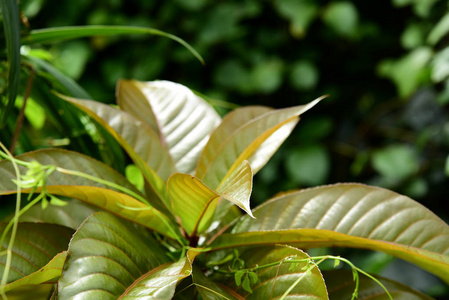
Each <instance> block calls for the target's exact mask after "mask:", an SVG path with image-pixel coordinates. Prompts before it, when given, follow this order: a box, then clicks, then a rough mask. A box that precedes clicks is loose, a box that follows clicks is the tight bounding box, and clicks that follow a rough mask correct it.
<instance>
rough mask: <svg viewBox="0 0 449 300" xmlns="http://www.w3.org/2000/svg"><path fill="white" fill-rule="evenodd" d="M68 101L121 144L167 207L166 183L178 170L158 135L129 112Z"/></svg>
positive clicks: (89, 102)
mask: <svg viewBox="0 0 449 300" xmlns="http://www.w3.org/2000/svg"><path fill="white" fill-rule="evenodd" d="M64 98H65V99H66V100H68V101H70V102H72V103H73V104H75V105H76V106H78V107H79V108H80V109H81V110H83V111H84V112H85V113H87V114H88V115H89V116H90V117H92V118H93V119H94V120H95V121H97V122H98V123H99V124H100V125H101V126H103V127H104V128H105V129H106V130H107V131H108V132H109V133H110V134H111V135H112V136H113V137H114V138H115V139H116V140H117V141H118V142H119V144H120V145H121V146H122V147H123V148H124V149H125V151H126V152H127V153H128V155H129V156H130V157H131V159H132V160H133V161H134V163H135V165H136V166H137V167H138V168H139V169H140V170H141V171H142V175H143V176H144V178H145V179H146V180H147V182H148V183H149V184H150V185H151V187H152V190H153V192H155V193H156V195H157V197H158V198H159V199H160V200H162V201H163V202H164V204H165V205H167V202H166V201H167V194H166V190H165V183H164V180H165V179H166V178H168V176H169V175H170V174H172V173H173V172H174V167H173V162H172V161H171V159H170V156H169V155H168V153H167V150H166V149H165V147H164V146H163V145H162V144H161V143H160V140H159V138H158V137H157V135H156V134H155V133H154V132H153V131H152V130H151V129H150V128H149V127H146V126H145V124H143V123H142V122H140V121H138V120H135V119H134V118H132V116H130V115H129V114H127V113H126V112H122V111H120V110H117V109H114V108H112V107H110V106H108V105H105V104H101V103H99V102H95V101H91V100H84V101H83V100H77V99H72V98H67V97H64ZM161 176H162V177H163V178H161ZM152 199H153V198H152ZM155 201H156V199H155ZM152 205H154V206H156V207H157V208H158V209H163V205H162V204H159V203H158V202H154V201H153V202H152Z"/></svg>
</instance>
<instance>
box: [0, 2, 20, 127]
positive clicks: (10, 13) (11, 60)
mask: <svg viewBox="0 0 449 300" xmlns="http://www.w3.org/2000/svg"><path fill="white" fill-rule="evenodd" d="M0 7H1V11H2V12H3V26H4V30H5V38H6V52H7V56H8V88H7V96H6V97H5V96H3V95H2V96H1V110H0V111H1V112H0V128H2V127H3V125H4V122H5V118H6V116H7V115H8V113H9V111H10V110H11V109H12V108H13V106H14V101H15V99H16V96H17V92H18V89H19V79H20V19H19V9H18V7H17V1H15V0H0Z"/></svg>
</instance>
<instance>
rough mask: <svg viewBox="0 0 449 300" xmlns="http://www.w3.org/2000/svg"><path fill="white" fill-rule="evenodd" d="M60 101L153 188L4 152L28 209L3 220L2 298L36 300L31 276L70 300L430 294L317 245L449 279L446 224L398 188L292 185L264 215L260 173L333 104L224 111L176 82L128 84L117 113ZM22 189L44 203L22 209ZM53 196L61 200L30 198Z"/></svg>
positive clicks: (52, 159) (89, 168)
mask: <svg viewBox="0 0 449 300" xmlns="http://www.w3.org/2000/svg"><path fill="white" fill-rule="evenodd" d="M61 97H62V98H63V99H65V101H67V103H68V104H70V105H74V106H76V107H77V108H78V109H79V110H81V111H82V112H83V113H85V114H87V115H88V116H90V118H91V119H92V120H93V121H94V122H96V123H97V124H98V125H99V126H101V127H102V128H104V129H105V131H107V132H108V133H109V134H110V135H111V136H112V137H113V138H114V139H115V140H116V141H117V142H118V143H119V144H120V146H121V147H122V148H123V149H124V151H125V152H126V154H127V155H128V156H129V158H130V159H131V160H132V162H133V164H134V165H135V166H136V167H137V168H138V169H139V170H140V172H141V176H142V177H143V179H144V186H143V188H142V189H139V188H138V187H136V186H134V185H133V184H131V183H130V181H129V180H128V179H127V178H125V177H124V176H123V175H122V174H120V173H119V172H117V171H115V170H113V169H112V168H110V167H108V166H107V165H105V164H104V163H102V162H99V161H97V160H94V159H92V158H89V157H87V156H84V155H82V154H80V153H76V152H71V151H63V150H57V149H48V150H38V151H34V152H29V153H25V154H23V155H20V156H17V157H12V155H10V154H8V152H7V150H6V149H4V152H2V156H3V157H4V158H5V159H4V160H2V161H0V178H1V181H0V193H1V195H16V197H17V199H18V203H19V206H18V207H17V211H16V214H15V216H14V217H12V219H11V220H10V222H9V223H5V224H3V225H2V226H3V227H2V228H3V229H2V232H3V234H2V237H1V239H2V240H1V244H2V249H5V253H4V254H6V255H3V256H1V257H0V259H1V262H2V264H0V270H1V271H2V274H3V276H2V280H3V281H2V286H1V288H2V292H3V296H4V297H5V294H4V293H7V294H8V293H10V292H14V291H16V293H20V292H22V294H21V295H22V297H25V296H24V295H29V290H26V287H27V285H29V284H33V285H37V284H38V285H42V286H43V288H44V289H45V288H46V289H47V290H44V292H43V293H44V294H45V292H47V293H48V295H50V293H52V296H51V297H52V298H58V299H71V298H80V299H81V298H82V299H118V298H120V299H122V298H128V297H137V298H147V299H156V298H157V299H172V298H174V299H196V298H198V297H201V298H203V299H270V298H280V299H285V298H288V297H290V298H291V297H296V296H298V297H304V298H310V299H312V298H318V297H319V298H323V299H328V298H329V295H330V296H331V297H332V299H348V298H351V297H352V298H355V297H356V296H357V295H358V296H359V299H366V297H367V294H366V293H368V291H369V293H370V295H372V294H373V293H374V294H376V295H377V296H376V297H377V298H376V299H381V298H382V297H388V296H389V297H390V298H392V295H394V296H395V297H401V296H402V297H408V298H407V299H428V297H427V296H425V295H423V294H421V293H419V292H416V291H413V290H412V289H410V288H408V287H405V286H403V285H401V284H399V283H394V282H392V281H391V280H387V279H383V278H377V277H373V276H372V275H369V274H367V273H365V272H363V271H361V270H360V269H358V268H357V267H355V266H354V265H352V264H351V263H350V262H348V261H346V260H344V259H342V258H339V257H334V256H331V255H325V256H317V257H311V256H309V255H308V254H307V253H306V252H304V251H303V250H301V249H309V248H316V247H352V248H362V249H369V250H376V251H383V252H385V253H388V254H391V255H394V256H396V257H399V258H402V259H404V260H406V261H409V262H412V263H414V264H416V265H417V266H419V267H421V268H423V269H424V270H427V271H429V272H431V273H433V274H435V275H437V276H439V277H440V278H441V279H442V280H443V281H445V282H446V283H449V239H448V236H449V227H448V225H447V224H446V223H444V222H443V221H442V220H441V219H440V218H438V217H437V216H436V215H434V214H433V213H432V212H431V211H429V210H428V209H426V208H425V207H423V206H422V205H420V204H418V203H417V202H415V201H413V200H411V199H410V198H408V197H405V196H401V195H399V194H396V193H394V192H392V191H389V190H385V189H382V188H378V187H373V186H366V185H362V184H335V185H329V186H320V187H316V188H311V189H305V190H297V191H290V192H286V193H280V194H278V195H277V196H275V197H274V198H272V199H270V200H268V201H266V202H265V203H264V204H262V205H260V206H258V207H256V208H254V209H251V206H250V196H251V192H252V190H253V189H257V187H253V181H252V179H253V176H254V175H255V174H256V173H257V172H258V171H259V170H260V169H261V168H262V167H263V166H264V165H265V164H266V163H267V161H268V160H269V159H270V157H271V156H272V155H273V154H274V153H275V152H276V150H277V149H278V147H279V146H280V145H281V144H282V143H283V142H284V140H285V139H286V138H287V137H288V136H289V135H290V133H291V132H292V130H293V129H294V127H295V126H296V124H297V122H298V121H299V117H300V115H301V114H302V113H304V112H306V111H307V110H309V109H310V108H311V107H313V106H314V105H316V104H317V103H318V102H319V101H320V99H317V100H314V101H312V102H310V103H309V104H306V105H301V106H295V107H290V108H284V109H272V108H269V107H264V106H249V107H241V108H237V109H235V110H234V111H232V112H230V113H229V114H227V115H226V116H225V117H224V118H223V119H221V118H220V117H219V115H218V114H217V113H216V112H215V111H214V109H213V108H212V107H211V106H210V105H209V104H208V103H207V102H206V101H204V100H203V99H201V98H200V97H199V96H197V95H196V94H194V93H193V92H192V91H190V90H189V89H188V88H186V87H184V86H182V85H180V84H176V83H173V82H168V81H154V82H139V81H133V80H121V81H120V82H119V83H118V86H117V104H118V107H119V108H115V107H111V106H108V105H105V104H102V103H99V102H95V101H90V100H81V99H76V98H71V97H67V96H61ZM297 167H298V168H300V167H301V166H300V165H298V166H297ZM277 176H279V175H277ZM22 193H25V194H29V195H30V196H29V201H30V204H28V205H27V206H25V207H24V208H23V209H20V199H21V195H22ZM56 197H58V198H56ZM44 199H47V200H44ZM68 199H74V200H68ZM52 200H53V201H52ZM39 201H44V202H45V201H48V202H49V203H45V204H44V205H41V206H36V205H34V206H32V205H33V204H35V203H37V202H39ZM61 201H64V204H66V205H63V203H62V202H61ZM79 201H82V202H83V203H84V204H83V205H81V204H80V202H79ZM47 205H48V207H46V206H47ZM92 205H93V206H94V207H96V208H93V207H92ZM30 206H32V208H29V207H30ZM44 207H46V208H45V209H44ZM49 210H50V211H49ZM93 210H98V211H97V212H95V213H93V214H92V211H93ZM31 222H36V223H31ZM9 229H10V230H9ZM324 260H335V261H336V262H338V261H345V262H348V263H349V264H350V266H351V269H352V273H351V272H349V273H348V271H347V270H343V269H338V268H337V270H335V271H332V272H329V273H328V272H323V273H322V272H321V271H320V266H321V263H322V262H323V261H324ZM336 265H338V263H336ZM8 272H9V274H8ZM348 274H349V276H351V275H350V274H352V276H353V278H354V279H355V282H354V287H353V288H351V290H348V288H347V287H348V285H347V284H348V281H347V278H348ZM367 278H368V279H369V281H367V280H366V279H367ZM339 279H341V280H339ZM372 282H374V283H375V285H373V284H371V283H372ZM53 285H55V286H56V288H55V289H54V291H53V292H52V287H53ZM385 288H386V290H388V292H387V291H386V290H385ZM293 295H294V296H293ZM47 297H48V296H47ZM370 299H372V297H371V298H370ZM383 299H384V298H383Z"/></svg>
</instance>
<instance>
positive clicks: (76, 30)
mask: <svg viewBox="0 0 449 300" xmlns="http://www.w3.org/2000/svg"><path fill="white" fill-rule="evenodd" d="M123 34H127V35H130V34H151V35H159V36H163V37H167V38H169V39H172V40H174V41H176V42H178V43H180V44H181V45H183V46H184V47H186V48H187V49H188V50H189V51H190V52H191V53H192V54H193V55H194V56H195V57H196V58H198V60H199V61H201V62H202V63H204V60H203V58H202V57H201V56H200V55H199V54H198V52H196V51H195V49H193V48H192V46H190V45H189V44H187V43H186V42H185V41H184V40H182V39H180V38H178V37H177V36H174V35H172V34H169V33H166V32H163V31H161V30H158V29H154V28H144V27H134V26H106V25H103V26H98V25H97V26H95V25H91V26H85V25H84V26H64V27H56V28H46V29H36V30H32V31H31V33H30V34H29V35H28V36H27V37H26V38H24V39H23V41H22V42H23V44H24V45H29V44H37V43H51V42H58V41H63V40H69V39H78V38H83V37H91V36H117V35H123Z"/></svg>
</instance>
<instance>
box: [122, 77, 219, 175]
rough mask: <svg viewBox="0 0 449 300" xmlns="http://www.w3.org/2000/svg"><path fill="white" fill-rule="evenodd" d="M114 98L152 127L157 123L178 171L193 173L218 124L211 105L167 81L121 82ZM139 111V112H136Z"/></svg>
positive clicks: (216, 115)
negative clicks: (116, 96)
mask: <svg viewBox="0 0 449 300" xmlns="http://www.w3.org/2000/svg"><path fill="white" fill-rule="evenodd" d="M136 88H137V89H138V90H140V93H138V91H136ZM129 94H131V96H130V95H129ZM117 95H118V103H119V105H120V107H122V108H123V109H124V110H128V111H129V112H130V113H132V114H134V115H135V116H136V117H137V118H140V119H141V120H143V121H145V122H148V124H149V125H150V126H152V127H154V126H155V122H156V124H157V125H158V128H159V132H160V133H161V139H162V141H163V143H164V142H165V143H166V144H167V147H168V149H169V151H170V154H171V156H172V158H173V160H174V161H175V164H176V168H177V170H178V171H179V172H182V173H190V172H192V171H193V169H194V168H195V166H196V164H197V161H198V157H199V155H200V153H201V151H202V150H203V148H204V146H205V145H206V143H207V141H208V139H209V135H210V133H211V132H212V131H213V130H214V129H215V128H216V127H217V126H218V124H219V123H220V121H221V118H220V116H219V115H218V114H217V112H215V110H214V109H213V108H212V106H210V105H209V104H208V103H207V102H206V101H205V100H203V99H202V98H200V97H198V96H197V95H195V94H194V93H193V92H192V91H191V90H189V89H188V88H187V87H185V86H183V85H180V84H177V83H174V82H170V81H150V82H140V81H135V80H133V81H124V80H122V81H120V84H119V85H118V91H117ZM134 95H136V97H134ZM142 101H145V102H146V103H143V102H142ZM139 108H142V109H141V111H140V112H137V111H136V110H137V109H139ZM143 114H144V115H143ZM153 116H156V121H155V120H154V117H153Z"/></svg>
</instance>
